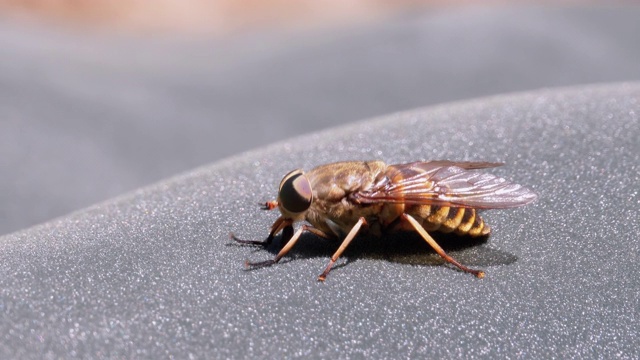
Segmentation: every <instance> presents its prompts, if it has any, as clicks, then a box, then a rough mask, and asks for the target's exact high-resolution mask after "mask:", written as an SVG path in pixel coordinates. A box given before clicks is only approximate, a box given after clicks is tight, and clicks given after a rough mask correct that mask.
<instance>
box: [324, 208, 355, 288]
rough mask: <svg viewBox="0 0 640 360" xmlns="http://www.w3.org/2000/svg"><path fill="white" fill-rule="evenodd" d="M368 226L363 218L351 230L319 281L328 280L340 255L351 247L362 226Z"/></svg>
mask: <svg viewBox="0 0 640 360" xmlns="http://www.w3.org/2000/svg"><path fill="white" fill-rule="evenodd" d="M366 224H367V221H366V220H365V219H364V217H361V218H360V220H358V222H357V223H356V224H355V225H354V226H353V227H352V228H351V230H350V231H349V233H348V234H347V236H346V237H345V238H344V240H343V241H342V244H340V247H339V248H338V250H337V251H336V252H335V254H333V256H332V257H331V261H329V265H327V267H326V269H324V271H323V272H322V274H320V276H318V281H324V280H325V279H326V278H327V275H328V274H329V271H331V268H332V267H333V265H334V264H335V263H336V261H338V258H339V257H340V255H342V253H343V252H344V250H345V249H346V248H347V246H349V244H350V243H351V240H353V238H355V237H356V235H357V234H358V231H360V228H361V227H362V225H366Z"/></svg>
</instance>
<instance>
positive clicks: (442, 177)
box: [351, 161, 537, 209]
mask: <svg viewBox="0 0 640 360" xmlns="http://www.w3.org/2000/svg"><path fill="white" fill-rule="evenodd" d="M500 165H502V164H500V163H488V162H452V161H429V162H414V163H409V164H397V165H390V166H388V167H387V170H386V172H385V173H384V176H381V177H379V179H377V181H376V183H375V184H374V185H373V186H372V187H371V188H369V189H366V190H362V191H359V192H357V193H353V194H352V195H351V196H352V198H353V199H354V201H357V202H360V203H363V204H373V203H381V202H387V203H404V204H425V205H439V206H453V207H465V208H474V209H504V208H511V207H517V206H522V205H525V204H528V203H530V202H532V201H533V200H535V199H536V198H537V195H536V194H534V193H533V192H532V191H531V190H529V189H527V188H525V187H523V186H521V185H518V184H514V183H511V182H509V181H507V180H505V179H503V178H500V177H497V176H495V175H491V174H488V173H483V172H481V171H478V170H479V169H486V168H492V167H496V166H500Z"/></svg>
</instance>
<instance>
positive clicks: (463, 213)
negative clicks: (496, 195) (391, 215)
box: [407, 205, 491, 236]
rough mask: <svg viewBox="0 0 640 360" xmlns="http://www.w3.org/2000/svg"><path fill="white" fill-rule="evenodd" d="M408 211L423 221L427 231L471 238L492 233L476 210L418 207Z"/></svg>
mask: <svg viewBox="0 0 640 360" xmlns="http://www.w3.org/2000/svg"><path fill="white" fill-rule="evenodd" d="M407 210H409V211H407V212H408V213H409V214H411V215H415V216H416V217H418V218H419V219H421V220H422V226H423V227H424V228H425V230H427V231H436V230H437V231H440V232H443V233H449V232H455V233H456V234H460V235H470V236H483V235H487V234H489V232H490V231H491V229H490V228H489V225H487V224H485V222H484V221H483V220H482V218H481V217H480V215H478V212H477V211H476V210H475V209H468V208H455V207H448V206H430V205H418V206H415V207H413V208H411V209H407Z"/></svg>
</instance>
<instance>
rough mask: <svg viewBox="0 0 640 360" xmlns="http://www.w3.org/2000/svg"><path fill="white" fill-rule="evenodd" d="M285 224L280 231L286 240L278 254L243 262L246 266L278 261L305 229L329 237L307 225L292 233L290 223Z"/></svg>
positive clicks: (256, 266) (264, 265) (253, 266)
mask: <svg viewBox="0 0 640 360" xmlns="http://www.w3.org/2000/svg"><path fill="white" fill-rule="evenodd" d="M287 225H288V226H286V227H285V228H284V231H283V233H282V239H283V241H285V242H286V244H285V245H284V247H283V248H282V249H281V250H280V252H278V255H276V257H274V258H273V259H271V260H267V261H260V262H249V261H247V262H246V263H245V265H246V266H247V267H252V268H260V267H266V266H271V265H273V264H275V263H277V262H278V261H280V259H282V257H283V256H285V255H286V254H287V253H288V252H289V250H291V248H292V247H293V245H295V244H296V242H297V241H298V239H300V235H302V233H303V232H305V231H309V232H311V233H313V234H315V235H318V236H321V237H324V238H329V235H327V234H325V233H324V232H322V231H321V230H318V229H316V228H314V227H311V226H308V225H302V226H301V227H300V229H298V231H296V232H295V234H293V235H292V233H293V227H292V226H291V223H288V224H287Z"/></svg>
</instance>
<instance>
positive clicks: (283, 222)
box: [230, 216, 292, 247]
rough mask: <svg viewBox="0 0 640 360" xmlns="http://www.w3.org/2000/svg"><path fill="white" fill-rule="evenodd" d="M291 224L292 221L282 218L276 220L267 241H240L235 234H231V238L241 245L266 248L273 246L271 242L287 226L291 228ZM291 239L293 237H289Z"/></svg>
mask: <svg viewBox="0 0 640 360" xmlns="http://www.w3.org/2000/svg"><path fill="white" fill-rule="evenodd" d="M291 223H292V221H291V220H290V219H285V218H283V217H282V216H281V217H279V218H278V219H276V221H275V222H274V223H273V225H271V231H270V232H269V236H268V237H267V239H266V240H241V239H238V238H237V237H236V236H235V235H233V233H232V234H230V236H231V239H233V240H234V241H236V242H237V243H240V244H247V245H262V246H265V247H266V246H269V245H270V244H271V242H272V241H273V238H274V237H275V236H276V234H277V233H279V232H280V231H281V230H283V229H286V228H287V226H288V227H291ZM290 237H291V235H289V238H290Z"/></svg>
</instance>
